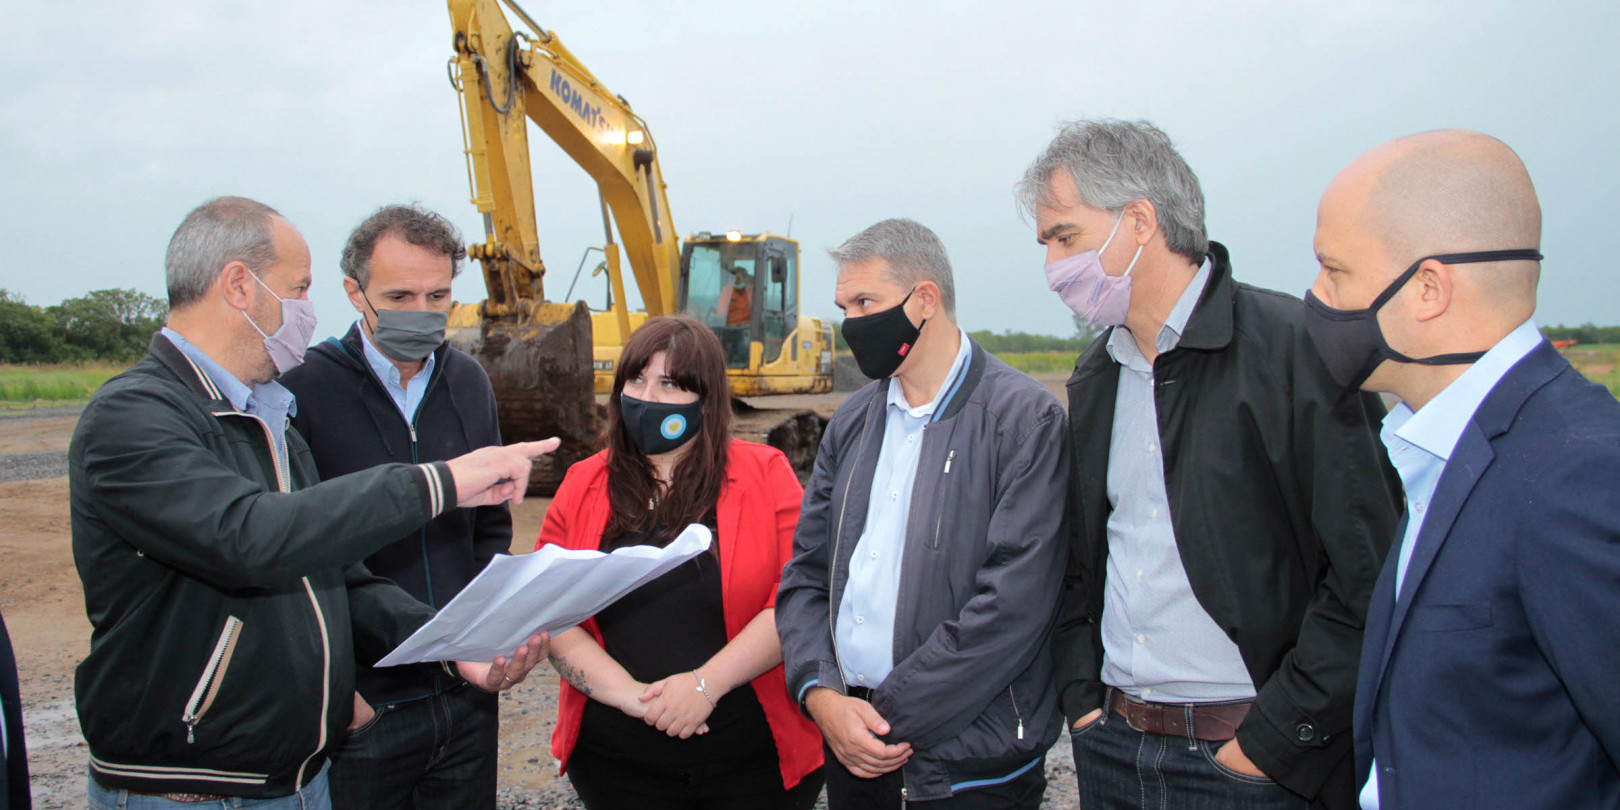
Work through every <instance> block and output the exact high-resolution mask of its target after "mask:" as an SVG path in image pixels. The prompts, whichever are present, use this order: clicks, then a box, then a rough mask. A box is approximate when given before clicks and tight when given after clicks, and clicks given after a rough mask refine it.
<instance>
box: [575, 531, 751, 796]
mask: <svg viewBox="0 0 1620 810" xmlns="http://www.w3.org/2000/svg"><path fill="white" fill-rule="evenodd" d="M703 522H704V524H705V525H707V526H708V527H709V529H710V530H711V531H713V530H714V529H715V524H716V520H715V517H714V513H713V512H710V513H709V515H707V516H706V517H705V518H704V520H703ZM652 534H653V532H652V531H651V530H648V531H645V532H642V533H640V535H639V536H638V537H637V538H634V539H630V538H614V539H613V542H603V543H602V545H603V547H618V546H626V545H634V544H636V543H638V542H643V541H645V540H647V538H648V537H649V536H650V535H652ZM606 539H607V538H604V540H606ZM627 540H628V542H626V541H627ZM711 549H712V550H713V551H711V552H710V553H705V554H701V555H699V556H698V557H697V558H696V559H693V560H691V561H688V562H686V563H683V564H681V566H680V567H679V568H676V569H675V570H673V571H670V572H669V573H667V574H664V575H663V576H661V577H659V578H658V579H655V580H653V581H652V582H649V583H647V584H646V585H643V586H641V587H640V588H637V589H636V590H634V591H631V592H630V593H629V594H626V595H625V596H624V598H622V599H620V600H619V601H617V602H614V603H613V604H612V605H609V606H608V607H606V608H604V609H603V610H602V611H601V612H600V613H598V614H596V625H597V628H598V629H600V630H601V631H602V646H603V648H604V649H605V650H606V651H607V654H608V655H610V656H613V660H615V661H618V662H619V664H620V665H621V666H623V667H624V668H625V669H626V670H627V671H629V673H630V676H631V677H633V678H635V679H636V680H638V681H641V682H643V683H652V682H653V681H657V680H662V679H663V678H667V677H669V676H671V675H675V674H677V673H682V672H690V671H692V670H694V669H697V668H698V667H701V666H703V664H704V662H706V661H708V660H709V659H710V658H711V657H713V656H714V654H715V653H717V652H719V651H720V648H721V647H724V646H725V645H726V622H725V614H724V613H723V610H722V600H721V591H720V558H719V555H718V550H719V546H718V544H715V545H712V546H711ZM684 688H691V687H684ZM711 691H712V689H711ZM707 722H708V724H709V731H708V733H707V734H694V735H692V736H691V737H689V738H687V739H685V740H682V739H680V738H678V737H671V736H669V735H668V734H666V733H664V732H662V731H659V730H658V729H656V728H654V727H652V726H649V725H647V724H646V723H645V722H643V721H642V720H640V719H638V718H634V717H630V716H629V715H626V714H625V713H623V712H621V711H619V710H618V709H615V708H613V707H611V706H608V705H606V704H603V703H599V702H597V701H595V700H590V701H586V703H585V715H584V719H583V721H582V724H581V727H580V732H579V745H582V746H585V747H586V748H589V749H591V750H593V751H595V752H597V753H600V754H603V755H605V756H615V757H624V758H629V759H637V760H643V761H655V762H663V763H668V764H672V765H679V764H686V763H698V762H711V761H714V760H720V759H728V758H735V757H736V756H737V755H738V752H739V751H748V750H760V749H759V748H758V747H757V746H768V748H765V749H764V750H775V743H774V742H773V740H772V738H771V730H770V726H769V725H768V724H767V723H766V721H765V710H764V709H763V708H762V707H761V706H760V704H759V698H758V697H757V696H755V695H754V690H753V688H752V687H750V686H748V685H747V684H744V685H743V686H741V687H738V688H737V689H734V690H732V691H731V692H730V693H728V694H726V695H725V696H724V697H722V698H720V701H719V705H718V706H716V707H715V709H714V711H713V712H712V713H711V714H710V715H709V719H708V721H707Z"/></svg>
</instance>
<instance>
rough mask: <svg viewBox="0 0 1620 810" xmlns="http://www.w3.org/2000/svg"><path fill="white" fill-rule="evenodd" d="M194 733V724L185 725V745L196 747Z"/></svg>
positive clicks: (195, 727)
mask: <svg viewBox="0 0 1620 810" xmlns="http://www.w3.org/2000/svg"><path fill="white" fill-rule="evenodd" d="M196 732H197V724H196V723H187V724H186V745H196V743H197V733H196Z"/></svg>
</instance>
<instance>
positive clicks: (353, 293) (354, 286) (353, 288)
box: [343, 276, 370, 315]
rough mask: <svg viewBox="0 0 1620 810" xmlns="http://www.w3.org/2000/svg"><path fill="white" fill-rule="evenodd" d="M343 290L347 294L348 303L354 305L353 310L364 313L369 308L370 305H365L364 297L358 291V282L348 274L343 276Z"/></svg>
mask: <svg viewBox="0 0 1620 810" xmlns="http://www.w3.org/2000/svg"><path fill="white" fill-rule="evenodd" d="M343 292H345V293H347V294H348V296H349V305H350V306H353V307H354V311H356V312H358V313H360V314H361V315H364V314H366V310H368V309H370V307H367V306H366V299H365V297H364V295H363V294H362V293H361V291H360V282H358V281H355V280H354V279H352V278H349V277H348V276H344V277H343Z"/></svg>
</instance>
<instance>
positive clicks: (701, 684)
mask: <svg viewBox="0 0 1620 810" xmlns="http://www.w3.org/2000/svg"><path fill="white" fill-rule="evenodd" d="M692 677H694V678H697V682H698V684H697V690H698V691H699V692H702V693H703V699H704V700H707V701H709V706H710V708H713V707H715V706H719V705H720V704H718V703H715V702H714V695H711V694H709V684H708V682H707V681H705V680H703V676H702V675H699V674H698V671H697V670H695V669H694V670H692Z"/></svg>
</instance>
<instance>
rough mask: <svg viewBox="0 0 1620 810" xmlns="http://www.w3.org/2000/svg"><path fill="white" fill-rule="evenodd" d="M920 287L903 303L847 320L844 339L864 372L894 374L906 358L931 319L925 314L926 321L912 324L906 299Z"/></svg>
mask: <svg viewBox="0 0 1620 810" xmlns="http://www.w3.org/2000/svg"><path fill="white" fill-rule="evenodd" d="M916 291H917V289H916V288H915V287H913V288H912V290H911V292H908V293H906V297H905V298H904V299H903V300H901V302H900V303H898V304H896V305H894V306H892V307H890V308H888V309H885V310H883V311H882V312H874V313H872V314H871V315H862V316H861V317H859V318H846V319H845V320H844V342H845V343H848V344H849V352H850V354H853V355H855V362H856V363H857V364H858V365H860V367H861V373H862V374H865V375H866V376H868V377H870V378H872V379H874V380H880V379H883V378H884V377H888V376H891V375H893V374H894V372H895V369H898V368H900V364H901V363H903V362H905V360H906V355H907V354H909V353H910V352H911V348H912V347H913V346H915V345H916V343H917V336H918V335H920V334H922V328H923V326H924V325H926V324H927V323H928V319H926V318H924V319H923V322H922V323H920V324H917V325H916V326H912V325H911V318H910V317H908V316H907V315H906V301H910V300H911V293H914V292H916Z"/></svg>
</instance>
